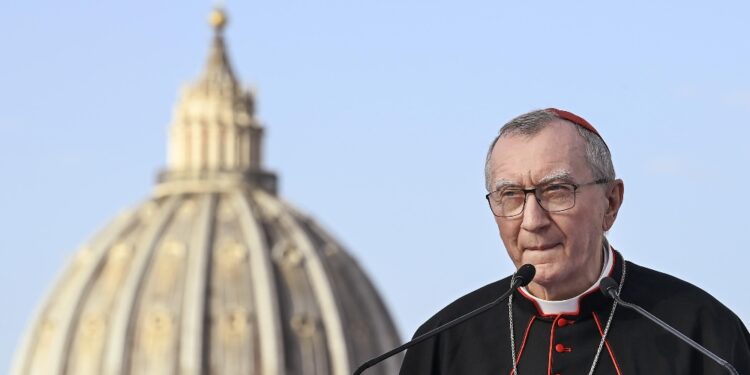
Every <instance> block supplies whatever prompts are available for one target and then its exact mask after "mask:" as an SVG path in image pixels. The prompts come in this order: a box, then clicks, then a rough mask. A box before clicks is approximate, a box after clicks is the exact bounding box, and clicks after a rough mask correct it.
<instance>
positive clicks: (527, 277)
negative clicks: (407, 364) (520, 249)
mask: <svg viewBox="0 0 750 375" xmlns="http://www.w3.org/2000/svg"><path fill="white" fill-rule="evenodd" d="M535 274H536V268H534V266H532V265H531V264H524V265H523V266H521V267H520V268H518V271H516V273H515V274H513V277H512V278H511V281H510V288H509V289H508V291H506V292H505V293H503V294H502V295H501V296H500V297H498V298H497V299H496V300H494V301H492V302H490V303H488V304H486V305H484V306H481V307H478V308H476V309H475V310H473V311H471V312H469V313H466V314H464V315H462V316H459V317H458V318H456V319H453V320H451V321H450V322H448V323H445V324H443V325H441V326H438V327H435V328H433V329H431V330H430V331H427V332H425V333H423V334H421V335H419V336H417V337H415V338H413V339H412V340H411V341H407V342H406V343H404V344H403V345H401V346H399V347H397V348H395V349H392V350H391V351H388V352H386V353H383V354H381V355H379V356H377V357H375V358H373V359H371V360H369V361H367V362H365V363H363V364H362V365H361V366H359V367H358V368H357V370H356V371H354V374H353V375H359V374H361V373H362V372H363V371H365V370H367V369H368V368H370V367H372V366H374V365H376V364H378V363H380V362H382V361H384V360H386V359H387V358H389V357H392V356H393V355H395V354H398V353H401V352H402V351H404V350H406V349H409V348H411V347H412V346H414V345H417V344H419V343H420V342H422V341H425V340H427V339H429V338H430V337H433V336H435V335H437V334H438V333H440V332H443V331H445V330H447V329H449V328H451V327H454V326H456V325H459V324H461V323H463V322H465V321H467V320H469V319H471V318H473V317H475V316H477V315H479V314H481V313H483V312H485V311H487V310H489V309H491V308H493V307H495V306H497V305H498V304H499V303H500V302H502V301H503V300H504V299H506V298H508V296H509V295H510V294H511V293H513V291H514V290H516V289H517V288H518V287H522V286H526V285H528V284H529V283H530V282H531V280H533V279H534V275H535Z"/></svg>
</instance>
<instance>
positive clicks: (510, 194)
mask: <svg viewBox="0 0 750 375" xmlns="http://www.w3.org/2000/svg"><path fill="white" fill-rule="evenodd" d="M521 195H523V192H522V191H521V190H503V191H501V192H500V197H501V198H503V199H507V198H516V197H520V196H521Z"/></svg>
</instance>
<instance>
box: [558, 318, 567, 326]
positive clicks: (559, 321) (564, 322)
mask: <svg viewBox="0 0 750 375" xmlns="http://www.w3.org/2000/svg"><path fill="white" fill-rule="evenodd" d="M568 323H569V322H568V320H567V319H565V318H560V319H557V326H558V327H565V326H566V325H568Z"/></svg>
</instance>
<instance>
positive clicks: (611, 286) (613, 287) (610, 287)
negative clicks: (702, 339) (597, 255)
mask: <svg viewBox="0 0 750 375" xmlns="http://www.w3.org/2000/svg"><path fill="white" fill-rule="evenodd" d="M607 279H609V280H611V283H610V282H609V281H607ZM600 286H601V290H602V292H604V294H605V295H607V296H610V297H612V298H613V299H614V300H615V301H617V303H619V304H620V305H623V306H625V307H627V308H629V309H632V310H635V311H637V312H638V313H640V314H641V315H643V316H645V317H646V318H648V319H649V320H651V321H652V322H654V323H656V324H657V325H658V326H659V327H661V328H664V329H665V330H667V331H669V332H670V333H671V334H673V335H675V336H677V337H678V338H680V339H681V340H682V341H684V342H686V343H688V344H689V345H690V346H692V347H693V348H695V349H696V350H698V351H699V352H701V353H703V354H704V355H706V356H707V357H708V358H711V359H713V360H714V361H715V362H716V363H718V364H719V365H721V366H723V367H724V368H726V369H727V370H729V372H730V373H731V374H733V375H739V373H738V372H737V370H736V369H735V368H734V366H732V365H731V364H730V363H729V362H727V361H725V360H724V359H722V358H721V357H719V356H718V355H716V354H714V353H713V352H711V351H710V350H708V349H706V348H704V347H703V346H702V345H701V344H698V343H697V342H695V341H693V339H691V338H690V337H687V336H685V335H684V334H682V332H680V331H678V330H676V329H675V328H674V327H672V326H670V325H669V324H667V323H665V322H664V321H663V320H661V319H659V318H657V317H656V316H654V315H653V314H651V313H649V312H648V311H646V310H644V309H643V308H642V307H640V306H638V305H635V304H632V303H628V302H625V301H623V300H622V299H621V298H620V295H619V294H617V282H616V281H615V280H614V279H612V278H609V277H608V278H605V279H602V281H601V284H600Z"/></svg>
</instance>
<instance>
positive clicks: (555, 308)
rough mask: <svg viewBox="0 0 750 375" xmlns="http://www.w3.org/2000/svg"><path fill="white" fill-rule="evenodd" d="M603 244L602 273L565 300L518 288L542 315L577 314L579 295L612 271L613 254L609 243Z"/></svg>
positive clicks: (597, 283) (596, 286)
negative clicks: (532, 301)
mask: <svg viewBox="0 0 750 375" xmlns="http://www.w3.org/2000/svg"><path fill="white" fill-rule="evenodd" d="M604 243H605V245H603V246H602V254H603V255H604V262H603V263H604V267H602V273H601V274H600V275H599V278H598V279H597V280H596V282H595V283H594V285H592V286H591V287H590V288H588V289H586V290H585V291H584V292H583V293H581V294H579V295H577V296H575V297H573V298H569V299H566V300H562V301H548V300H546V299H541V298H537V297H534V296H533V295H532V294H531V293H529V291H528V289H526V287H521V288H519V290H520V291H521V293H522V294H523V295H524V296H525V297H526V298H529V299H531V300H534V301H535V302H536V304H537V306H538V307H539V310H540V311H541V313H542V314H544V315H559V314H568V315H577V314H578V301H579V300H580V299H581V297H582V296H583V295H584V294H587V293H589V292H591V291H592V290H594V289H596V288H598V287H599V282H600V281H601V280H602V279H603V278H605V277H607V276H609V274H610V272H611V271H612V267H614V264H615V255H614V253H613V252H612V247H611V246H610V245H609V242H607V241H604Z"/></svg>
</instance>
